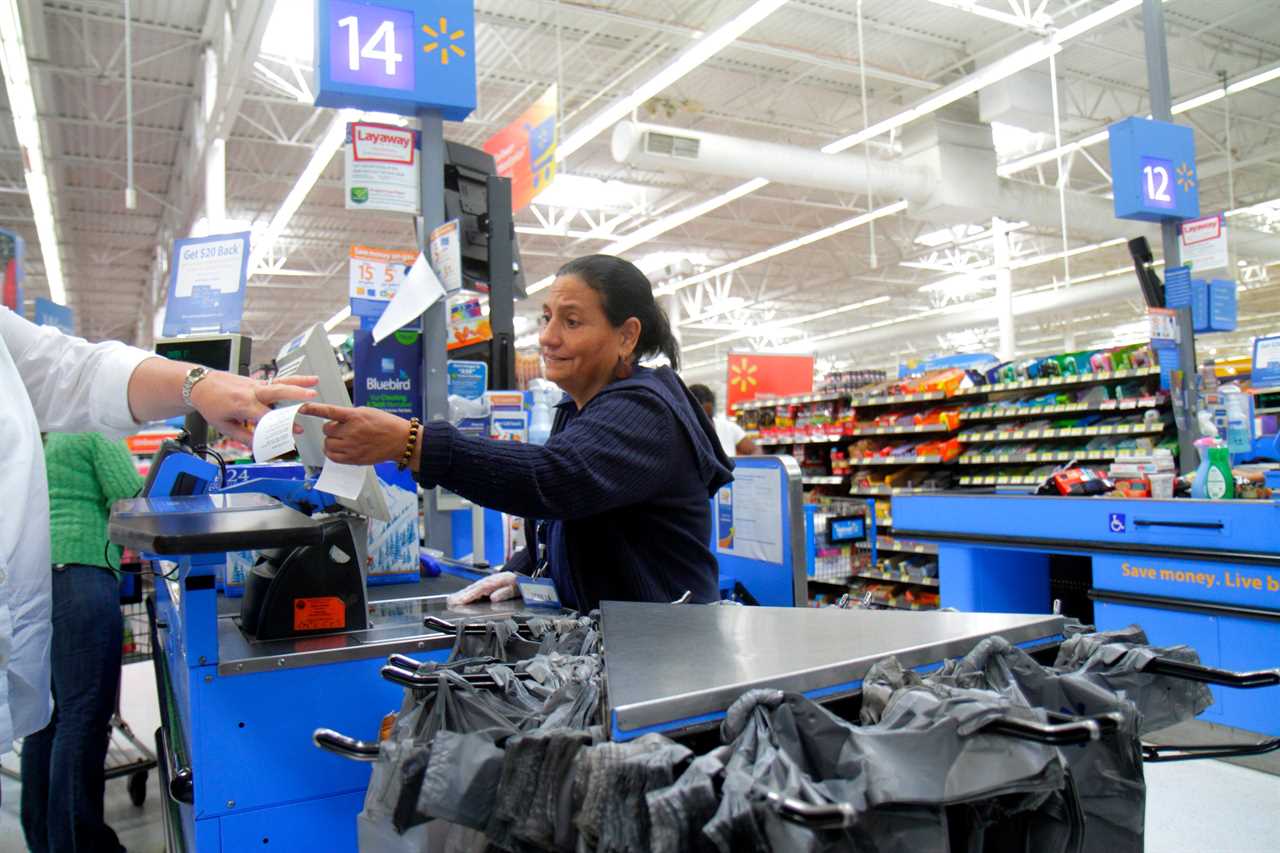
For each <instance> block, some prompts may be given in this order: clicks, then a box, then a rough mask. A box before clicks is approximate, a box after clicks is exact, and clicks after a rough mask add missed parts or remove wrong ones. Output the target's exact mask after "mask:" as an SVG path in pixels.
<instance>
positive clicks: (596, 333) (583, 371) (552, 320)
mask: <svg viewBox="0 0 1280 853" xmlns="http://www.w3.org/2000/svg"><path fill="white" fill-rule="evenodd" d="M639 332H640V321H638V320H636V319H635V318H634V317H632V318H628V320H627V321H626V322H625V323H623V324H622V326H620V327H617V328H615V327H614V326H613V324H612V323H610V322H609V318H608V317H607V316H606V315H605V313H604V303H603V301H602V299H601V296H600V294H599V293H598V292H596V291H595V290H593V289H591V288H590V287H588V286H587V284H586V282H584V281H583V280H582V279H581V278H579V277H578V276H576V275H563V276H560V277H559V278H557V279H556V280H555V282H554V283H553V284H552V285H551V289H550V290H549V291H548V295H547V301H546V302H545V303H543V306H542V331H541V332H540V333H539V335H538V344H539V345H540V346H541V347H542V360H543V362H544V363H545V364H546V373H547V378H548V379H550V380H551V381H552V382H554V383H556V384H557V385H559V386H560V387H561V388H563V389H564V391H565V393H567V394H568V395H569V396H570V397H572V398H573V399H574V401H575V402H576V403H577V404H578V405H579V407H581V406H582V405H584V404H585V403H586V402H587V401H588V400H590V399H591V398H592V397H594V396H595V395H596V393H597V392H598V391H599V390H600V389H601V388H603V387H604V386H605V385H608V384H609V382H610V381H611V380H612V379H613V376H614V372H615V371H616V370H617V367H618V361H619V359H623V360H626V361H630V359H631V353H632V351H633V350H634V349H635V344H636V339H637V338H638V337H639Z"/></svg>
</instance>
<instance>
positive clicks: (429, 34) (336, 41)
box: [315, 0, 476, 121]
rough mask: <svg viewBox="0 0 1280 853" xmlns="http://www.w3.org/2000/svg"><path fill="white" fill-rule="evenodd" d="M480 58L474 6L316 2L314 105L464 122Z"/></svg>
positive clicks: (464, 2)
mask: <svg viewBox="0 0 1280 853" xmlns="http://www.w3.org/2000/svg"><path fill="white" fill-rule="evenodd" d="M475 57H476V50H475V7H474V0H316V56H315V69H316V106H319V107H356V108H359V109H365V110H380V111H385V112H392V113H398V114H400V115H414V114H415V113H416V112H417V111H418V110H419V109H431V110H437V111H438V112H439V113H440V114H441V115H442V116H444V117H445V118H446V119H449V120H450V121H462V120H463V119H465V118H466V117H467V116H468V115H470V114H471V112H472V111H473V110H474V109H475V108H476V58H475Z"/></svg>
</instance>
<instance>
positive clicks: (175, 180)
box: [134, 0, 272, 346]
mask: <svg viewBox="0 0 1280 853" xmlns="http://www.w3.org/2000/svg"><path fill="white" fill-rule="evenodd" d="M271 5H272V4H270V3H267V2H264V0H240V2H239V3H237V4H235V7H234V9H230V8H228V7H227V4H226V0H211V2H210V3H209V6H208V9H207V10H206V15H205V22H204V28H203V35H204V37H206V38H208V39H209V40H210V43H211V50H212V57H216V59H215V58H212V57H211V61H216V63H217V66H218V68H217V81H218V83H217V85H218V91H217V92H216V94H214V96H213V97H212V99H211V103H210V104H209V107H210V108H209V110H208V112H207V114H205V112H204V111H203V109H202V105H199V106H198V105H193V108H192V109H191V111H190V112H189V114H188V115H189V117H188V119H187V124H188V125H189V127H188V128H187V129H188V130H189V131H190V133H191V144H190V146H188V148H187V150H186V151H185V152H184V154H185V156H184V155H179V165H178V167H177V168H176V169H175V170H174V171H173V173H172V175H171V176H170V181H169V191H168V193H167V194H166V199H167V201H168V202H169V203H171V204H174V205H178V204H181V205H182V209H183V210H184V211H185V213H184V214H178V213H177V212H175V211H176V210H177V207H176V206H175V207H173V208H169V209H166V211H165V215H164V217H163V219H162V221H161V223H160V226H159V228H158V229H157V232H156V248H157V251H156V257H155V261H154V263H153V264H152V272H151V277H150V280H149V281H147V282H146V283H145V286H144V288H143V299H142V306H141V310H139V312H138V322H137V325H136V326H135V330H134V342H135V343H137V344H139V345H140V346H146V345H148V344H150V342H151V336H152V322H151V318H152V315H153V314H154V312H155V306H156V305H157V304H158V303H159V299H160V293H161V290H162V288H163V287H164V282H165V272H166V269H165V268H166V266H167V261H168V250H169V247H170V245H171V244H172V242H173V240H174V238H175V237H177V236H178V235H180V234H185V233H187V232H188V231H189V230H190V227H191V221H192V220H193V219H194V217H195V215H196V210H195V207H196V205H195V204H194V202H195V201H196V200H197V199H198V198H199V197H200V196H201V193H199V192H198V189H199V188H200V187H201V184H202V183H203V178H204V167H205V161H206V158H207V157H208V156H209V151H210V148H211V147H212V146H213V145H214V144H215V142H217V141H220V140H224V139H225V137H226V135H227V134H228V133H229V132H230V130H231V124H232V123H233V122H234V119H235V116H236V114H237V113H238V112H239V109H240V103H241V101H243V99H244V96H245V93H246V91H247V89H248V83H249V78H250V75H249V73H248V72H249V69H250V68H251V67H252V65H253V61H254V59H256V58H257V56H258V51H259V49H260V48H261V45H262V36H263V33H265V32H266V28H267V22H268V21H269V20H270V17H271Z"/></svg>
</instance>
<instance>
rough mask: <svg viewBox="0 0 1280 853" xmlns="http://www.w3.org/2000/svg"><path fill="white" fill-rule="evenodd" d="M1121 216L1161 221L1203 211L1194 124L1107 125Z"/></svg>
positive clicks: (1117, 208) (1129, 121) (1133, 122)
mask: <svg viewBox="0 0 1280 853" xmlns="http://www.w3.org/2000/svg"><path fill="white" fill-rule="evenodd" d="M1107 133H1108V136H1109V138H1110V144H1111V185H1112V189H1113V191H1114V193H1115V211H1116V218H1117V219H1140V220H1142V221H1144V222H1160V221H1162V220H1166V219H1193V218H1195V217H1197V216H1199V215H1200V186H1199V184H1200V181H1199V177H1198V176H1197V175H1196V146H1195V138H1194V137H1193V135H1192V132H1191V128H1189V127H1183V126H1181V125H1177V124H1171V123H1169V122H1163V121H1152V120H1151V119H1144V118H1127V119H1125V120H1124V121H1120V122H1116V123H1115V124H1113V125H1111V127H1109V128H1108V129H1107Z"/></svg>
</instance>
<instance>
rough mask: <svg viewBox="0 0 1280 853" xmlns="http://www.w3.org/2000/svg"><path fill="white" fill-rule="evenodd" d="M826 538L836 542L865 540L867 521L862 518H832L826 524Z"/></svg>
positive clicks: (833, 542)
mask: <svg viewBox="0 0 1280 853" xmlns="http://www.w3.org/2000/svg"><path fill="white" fill-rule="evenodd" d="M827 538H828V539H830V540H831V543H832V544H833V545H834V544H835V543H837V542H860V541H862V540H863V539H866V538H867V520H866V518H864V517H862V516H860V515H859V516H849V517H846V518H833V519H831V520H830V521H828V522H827Z"/></svg>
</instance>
